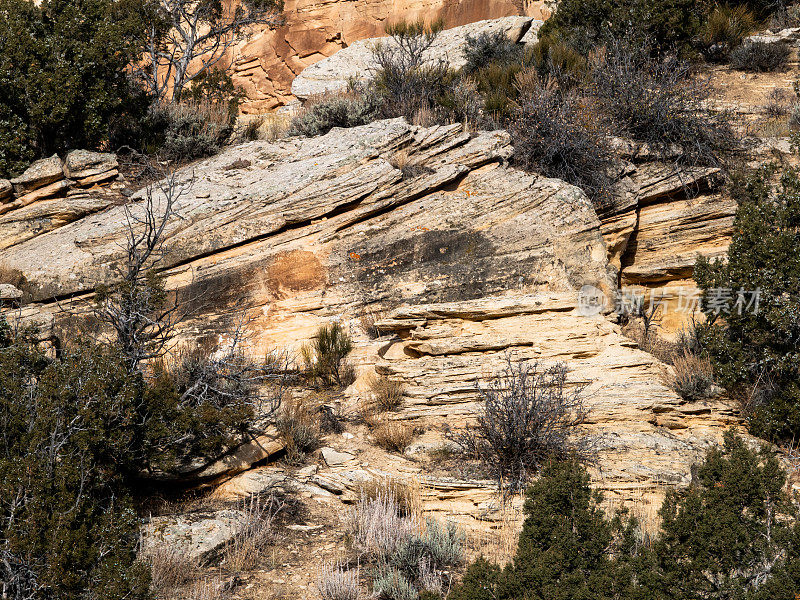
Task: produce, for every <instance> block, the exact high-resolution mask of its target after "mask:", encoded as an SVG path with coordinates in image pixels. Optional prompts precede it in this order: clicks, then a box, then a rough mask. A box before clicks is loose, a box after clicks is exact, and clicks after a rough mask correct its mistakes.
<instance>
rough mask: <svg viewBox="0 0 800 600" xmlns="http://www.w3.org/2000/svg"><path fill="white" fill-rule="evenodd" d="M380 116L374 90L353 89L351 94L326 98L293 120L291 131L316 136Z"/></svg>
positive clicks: (290, 132)
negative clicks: (355, 90) (361, 91)
mask: <svg viewBox="0 0 800 600" xmlns="http://www.w3.org/2000/svg"><path fill="white" fill-rule="evenodd" d="M377 116H378V100H377V98H376V97H375V96H373V95H372V94H367V93H356V92H351V93H350V94H348V95H341V96H333V97H330V98H323V99H322V100H320V101H318V102H315V103H314V104H312V105H311V106H310V107H309V108H308V109H306V111H305V112H304V113H303V114H302V115H300V116H298V117H295V118H294V119H293V120H292V125H291V127H290V129H289V131H288V134H289V135H304V136H307V137H314V136H317V135H324V134H326V133H328V132H329V131H330V130H331V129H333V128H334V127H357V126H359V125H366V124H367V123H370V122H372V121H374V120H375V119H376V118H377Z"/></svg>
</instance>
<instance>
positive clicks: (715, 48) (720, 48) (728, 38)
mask: <svg viewBox="0 0 800 600" xmlns="http://www.w3.org/2000/svg"><path fill="white" fill-rule="evenodd" d="M757 26H758V22H757V19H756V17H755V15H754V14H753V13H752V12H751V11H750V10H749V9H748V8H747V6H745V5H739V6H729V5H727V4H722V5H717V6H715V7H714V8H713V9H712V10H711V12H710V13H709V15H708V17H707V18H706V20H705V21H704V22H703V24H702V26H701V27H700V42H701V44H702V46H703V52H704V54H705V55H706V57H708V58H709V59H710V60H721V59H724V58H726V57H727V56H728V54H729V53H730V52H731V50H732V49H734V48H736V47H737V46H738V45H739V44H741V43H742V40H744V38H745V37H747V36H748V35H750V34H751V33H752V32H753V31H754V30H755V29H756V27H757Z"/></svg>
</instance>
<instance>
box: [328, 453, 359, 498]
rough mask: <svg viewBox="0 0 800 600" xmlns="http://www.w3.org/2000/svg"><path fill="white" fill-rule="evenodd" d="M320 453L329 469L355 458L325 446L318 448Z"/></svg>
mask: <svg viewBox="0 0 800 600" xmlns="http://www.w3.org/2000/svg"><path fill="white" fill-rule="evenodd" d="M320 453H321V454H322V458H323V459H324V460H325V464H327V465H328V466H329V467H338V466H341V465H343V464H344V463H346V462H348V461H350V460H353V459H354V458H355V457H354V456H353V455H352V454H350V453H349V452H339V451H338V450H334V449H333V448H329V447H327V446H325V447H323V448H320ZM323 487H324V486H323ZM329 491H330V490H329Z"/></svg>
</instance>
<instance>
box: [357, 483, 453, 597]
mask: <svg viewBox="0 0 800 600" xmlns="http://www.w3.org/2000/svg"><path fill="white" fill-rule="evenodd" d="M347 531H348V534H349V535H350V539H351V541H352V544H353V548H354V550H355V551H356V552H357V553H358V555H359V558H360V560H366V561H367V562H369V563H370V564H372V565H373V566H374V568H375V573H376V575H375V577H374V581H373V593H374V595H375V596H376V597H379V598H385V599H387V600H405V599H406V598H409V597H412V598H417V597H418V595H419V594H421V593H424V592H429V593H434V594H442V593H443V592H444V590H446V589H448V588H449V585H450V581H451V579H452V575H453V569H454V568H455V567H457V566H459V565H460V564H461V563H462V562H463V559H464V547H465V537H464V534H463V533H462V532H461V531H460V530H459V529H458V528H457V527H456V526H455V525H454V524H453V523H448V524H446V525H442V524H440V523H439V522H438V521H435V520H433V519H427V520H426V521H425V523H422V522H420V520H419V518H418V517H417V516H416V514H403V512H402V510H401V507H400V505H399V504H398V503H397V502H396V501H395V500H394V498H392V497H391V496H389V495H379V496H377V497H375V498H368V497H367V496H365V495H362V496H361V498H360V499H359V501H358V502H357V504H356V505H355V506H354V507H353V509H352V510H351V512H350V515H349V518H348V522H347Z"/></svg>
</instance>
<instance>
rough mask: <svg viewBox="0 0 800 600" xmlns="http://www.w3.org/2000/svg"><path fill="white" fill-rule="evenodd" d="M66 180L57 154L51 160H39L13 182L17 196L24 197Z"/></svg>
mask: <svg viewBox="0 0 800 600" xmlns="http://www.w3.org/2000/svg"><path fill="white" fill-rule="evenodd" d="M60 179H64V167H63V165H62V164H61V159H60V158H58V155H57V154H54V155H53V156H51V157H50V158H43V159H41V160H37V161H36V162H34V163H33V164H32V165H31V166H30V167H28V168H27V169H25V172H24V173H22V175H20V176H19V177H16V178H14V179H12V180H11V183H12V184H13V185H14V190H15V191H16V192H17V195H20V196H21V195H24V194H27V193H28V192H31V191H33V190H37V189H39V188H42V187H45V186H47V185H50V184H52V183H54V182H57V181H59V180H60Z"/></svg>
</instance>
